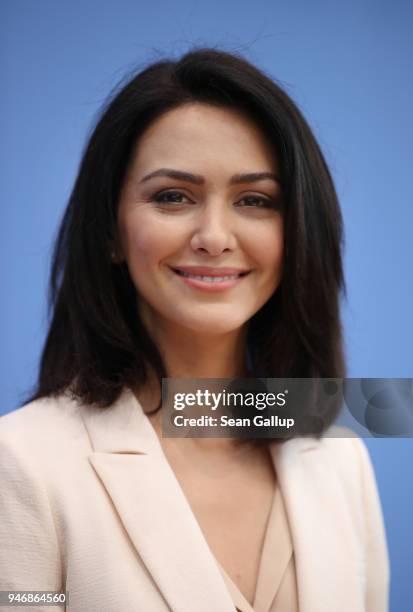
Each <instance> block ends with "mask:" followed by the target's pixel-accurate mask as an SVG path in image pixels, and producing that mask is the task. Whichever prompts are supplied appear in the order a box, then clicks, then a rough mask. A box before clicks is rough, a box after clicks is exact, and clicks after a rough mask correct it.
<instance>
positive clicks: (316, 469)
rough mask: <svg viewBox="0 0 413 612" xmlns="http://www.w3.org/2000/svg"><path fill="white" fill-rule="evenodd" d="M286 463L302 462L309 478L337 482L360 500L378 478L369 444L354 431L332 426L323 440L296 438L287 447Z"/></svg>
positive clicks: (285, 452)
mask: <svg viewBox="0 0 413 612" xmlns="http://www.w3.org/2000/svg"><path fill="white" fill-rule="evenodd" d="M283 455H284V463H285V464H286V465H287V467H289V466H290V465H291V464H293V463H294V464H295V463H296V462H297V460H298V461H299V462H300V465H301V468H302V469H303V470H304V472H305V473H306V477H308V478H309V479H311V478H315V479H317V478H323V479H324V480H325V481H334V483H335V485H338V486H340V487H341V489H342V490H343V491H345V493H346V494H347V495H350V496H352V495H355V496H357V497H359V496H360V494H361V491H362V489H363V488H364V486H365V485H366V483H367V484H368V486H370V485H371V484H372V485H373V486H374V484H375V477H374V471H373V467H372V463H371V460H370V456H369V453H368V450H367V448H366V445H365V443H364V442H363V440H362V439H361V438H359V437H358V436H357V435H356V434H355V433H354V432H353V431H351V430H350V429H348V428H344V427H337V426H332V427H330V428H329V429H328V430H327V431H326V432H325V433H324V435H323V436H322V437H321V438H319V439H315V438H296V439H294V440H291V441H289V442H287V443H286V445H285V449H284V450H283Z"/></svg>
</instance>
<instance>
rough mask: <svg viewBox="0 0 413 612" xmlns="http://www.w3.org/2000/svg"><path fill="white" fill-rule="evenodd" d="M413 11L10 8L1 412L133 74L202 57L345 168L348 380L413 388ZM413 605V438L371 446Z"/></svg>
mask: <svg viewBox="0 0 413 612" xmlns="http://www.w3.org/2000/svg"><path fill="white" fill-rule="evenodd" d="M412 7H413V5H412V4H411V3H409V2H407V1H406V2H403V1H400V0H399V1H397V0H393V1H392V2H390V1H388V2H385V1H379V0H369V1H368V0H364V1H362V0H360V1H359V2H356V1H354V0H347V2H342V3H339V2H329V1H327V0H325V1H320V0H313V1H312V2H306V1H304V0H303V1H302V2H299V1H297V0H289V1H288V2H287V1H285V2H277V1H274V0H273V1H265V0H255V2H253V3H250V2H245V3H242V2H240V0H230V1H225V2H223V1H222V0H220V1H216V0H208V1H207V2H206V1H203V2H201V1H199V0H174V1H166V0H158V1H157V2H145V3H144V2H140V1H135V2H133V1H131V0H130V1H125V0H123V1H122V0H116V1H115V0H111V1H104V0H99V1H98V0H95V1H94V0H82V1H80V0H78V1H77V2H76V1H75V2H74V1H69V0H61V1H56V0H37V1H36V2H35V1H34V0H24V1H22V0H3V1H2V2H1V5H0V23H1V26H0V28H1V31H0V48H1V90H2V95H1V98H0V109H1V112H0V119H1V132H0V133H1V139H0V143H1V144H0V147H1V150H0V162H1V169H2V179H1V182H0V202H1V224H0V227H1V229H0V231H1V241H0V249H1V258H0V261H1V266H2V269H1V278H2V281H1V287H2V299H1V301H0V325H1V330H0V331H1V339H2V345H1V354H0V368H1V381H0V384H1V387H0V412H7V411H9V410H12V409H13V408H15V407H17V406H18V405H19V403H20V402H21V401H22V399H24V398H25V397H26V395H27V392H28V390H29V389H30V386H31V385H32V384H33V382H34V380H35V376H36V371H37V365H38V358H39V353H40V350H41V346H42V342H43V339H44V335H45V330H46V323H47V316H46V301H45V296H46V284H47V275H48V266H49V258H50V252H51V245H52V240H53V237H54V236H55V232H56V229H57V225H58V222H59V220H60V218H61V215H62V212H63V209H64V206H65V202H66V200H67V198H68V195H69V191H70V189H71V185H72V183H73V180H74V177H75V174H76V170H77V166H78V163H79V158H80V154H81V150H82V147H83V145H84V142H85V138H86V134H87V133H88V130H89V126H90V124H91V121H92V119H93V117H94V116H95V113H96V111H97V109H98V107H99V106H100V105H101V103H102V102H103V100H104V99H105V97H106V95H107V93H108V92H109V90H110V89H111V88H112V87H113V86H114V85H115V84H116V83H117V82H118V81H119V79H120V78H121V77H122V76H123V75H124V74H125V73H126V72H129V71H130V70H132V69H134V68H141V67H142V66H143V65H144V64H146V63H147V62H149V61H152V60H156V59H158V58H159V57H163V56H164V55H170V54H172V55H177V54H179V53H181V52H184V51H186V50H187V49H188V48H189V47H190V46H192V45H206V46H210V45H216V46H218V47H222V48H225V49H226V50H228V51H238V52H241V53H243V54H244V55H245V56H246V57H247V58H248V59H250V60H251V61H252V62H254V63H256V64H257V65H258V66H260V67H261V68H263V69H264V70H266V71H267V72H269V73H270V74H271V75H272V76H274V77H275V78H277V79H278V80H279V81H281V83H282V84H283V85H284V87H285V88H286V90H287V91H288V92H289V94H290V95H291V96H292V97H293V98H294V99H295V100H296V101H297V103H298V104H299V106H300V107H301V109H302V110H303V112H304V114H305V116H306V117H307V119H308V120H309V122H310V124H311V125H312V127H313V129H314V131H315V133H316V136H317V137H318V139H319V142H320V144H321V146H322V148H323V150H324V152H325V155H326V157H327V160H328V162H329V164H330V167H331V169H332V172H333V175H334V178H335V181H336V185H337V189H338V193H339V196H340V199H341V204H342V208H343V213H344V218H345V227H346V243H347V244H346V252H345V267H346V277H347V283H348V300H347V303H345V304H344V305H343V316H344V323H345V338H346V347H347V356H348V364H349V376H354V377H412V376H413V367H412V359H411V355H412V352H411V347H412V346H413V327H412V324H411V316H412V313H413V291H412V274H411V267H412V264H413V246H412V245H413V240H412V227H413V212H412V211H413V206H412V203H413V202H412V193H413V181H412V155H411V146H412V141H413V128H412V121H411V109H412V108H413V86H412V75H413V65H412V64H413V61H412V60H413V37H412V34H411V33H412V29H413V8H412ZM367 444H368V447H369V450H370V453H371V456H372V460H373V463H374V466H375V469H376V475H377V480H378V485H379V490H380V494H381V499H382V504H383V511H384V516H385V523H386V528H387V534H388V541H389V549H390V555H391V563H392V591H391V610H392V611H395V612H396V611H397V612H408V611H410V610H411V609H412V603H411V598H412V594H413V588H412V586H411V575H410V579H409V575H408V574H411V562H412V557H413V537H412V532H411V529H410V520H411V516H413V486H412V480H411V474H410V472H411V464H412V458H413V440H410V439H409V440H408V439H402V440H382V439H380V440H368V441H367Z"/></svg>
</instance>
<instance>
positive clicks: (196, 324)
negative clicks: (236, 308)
mask: <svg viewBox="0 0 413 612" xmlns="http://www.w3.org/2000/svg"><path fill="white" fill-rule="evenodd" d="M245 323H246V321H244V320H242V321H239V320H237V319H236V318H235V317H232V318H231V319H230V318H218V317H208V318H202V319H191V320H187V321H181V326H182V327H183V328H185V329H187V330H188V331H191V332H192V333H196V334H207V335H211V336H216V335H221V334H229V333H231V332H235V331H236V330H240V329H241V328H242V327H243V326H244V325H245Z"/></svg>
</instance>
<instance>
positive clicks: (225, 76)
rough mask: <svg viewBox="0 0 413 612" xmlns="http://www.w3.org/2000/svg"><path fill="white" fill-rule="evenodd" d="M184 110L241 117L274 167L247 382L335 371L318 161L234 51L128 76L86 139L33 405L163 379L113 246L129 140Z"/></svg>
mask: <svg viewBox="0 0 413 612" xmlns="http://www.w3.org/2000/svg"><path fill="white" fill-rule="evenodd" d="M190 102H201V103H202V102H203V103H208V104H212V105H216V106H219V107H226V108H229V109H238V110H241V111H243V112H244V113H246V114H247V115H248V116H249V117H250V118H251V119H252V120H253V121H254V122H255V123H256V124H257V125H258V126H259V127H260V129H262V130H263V131H264V132H265V134H266V136H267V139H268V140H269V142H270V143H272V144H273V146H274V150H275V152H276V154H277V156H278V159H279V161H280V170H281V181H282V186H283V200H284V202H285V206H284V213H283V214H284V234H285V235H284V241H285V242H284V264H283V278H282V281H281V284H280V286H279V287H278V289H277V291H276V292H275V293H274V295H273V296H272V297H271V298H270V300H269V301H268V302H267V303H266V304H265V305H264V306H263V307H262V308H261V309H260V310H259V311H258V312H257V313H256V314H255V315H254V316H253V317H252V319H251V320H250V321H249V323H248V351H249V359H250V366H251V369H252V375H256V376H261V377H262V376H265V377H283V378H284V377H287V378H296V377H299V378H307V377H308V378H309V377H316V378H325V377H341V376H343V375H344V359H343V349H342V331H341V324H340V313H339V299H340V292H341V291H342V290H343V289H344V279H343V269H342V258H341V248H342V218H341V213H340V208H339V204H338V201H337V196H336V192H335V188H334V185H333V181H332V178H331V175H330V172H329V170H328V167H327V164H326V162H325V160H324V157H323V155H322V153H321V151H320V148H319V146H318V144H317V142H316V140H315V138H314V136H313V134H312V132H311V130H310V128H309V126H308V124H307V122H306V121H305V119H304V118H303V116H302V114H301V112H300V111H299V110H298V108H297V106H296V105H295V104H294V103H293V101H292V100H291V99H290V98H289V96H288V95H287V94H286V93H285V91H283V89H282V88H281V87H280V86H279V85H278V84H277V83H275V82H274V81H273V80H272V79H270V78H269V77H268V76H266V75H265V74H264V73H263V72H262V71H260V70H259V69H257V68H256V67H254V66H253V65H251V64H250V63H249V62H247V61H246V60H245V59H243V58H241V57H239V56H237V55H234V54H230V53H226V52H222V51H218V50H215V49H200V50H193V51H191V52H189V53H186V54H185V55H184V56H183V57H181V58H180V59H178V60H177V61H172V60H167V61H160V62H157V63H154V64H152V65H150V66H148V67H147V68H146V69H144V70H143V71H141V72H139V74H136V75H135V76H134V77H133V78H132V79H131V80H130V81H129V82H128V83H127V84H126V85H125V86H123V87H122V88H121V89H120V90H119V91H118V92H117V93H116V94H115V95H112V96H111V98H110V100H109V102H108V103H107V104H106V105H105V108H104V109H103V111H102V113H101V115H100V118H99V120H98V121H97V123H96V126H95V127H94V129H93V131H92V133H91V136H90V139H89V142H88V144H87V146H86V148H85V151H84V154H83V158H82V160H81V163H80V168H79V173H78V176H77V179H76V182H75V185H74V188H73V191H72V193H71V196H70V199H69V203H68V206H67V209H66V211H65V214H64V217H63V220H62V223H61V226H60V230H59V233H58V237H57V240H56V244H55V249H54V254H53V262H52V271H51V280H50V296H49V299H50V311H51V322H50V328H49V332H48V334H47V338H46V342H45V345H44V349H43V354H42V358H41V366H40V371H39V377H38V383H37V387H36V389H35V392H34V394H33V395H32V397H31V399H35V398H40V397H45V396H55V395H58V394H60V393H61V392H63V391H65V390H67V389H68V388H70V389H71V391H72V393H73V394H74V395H75V396H76V397H77V398H78V399H79V401H80V402H82V403H86V404H90V403H95V404H97V405H100V406H102V408H103V407H105V406H109V405H110V404H112V403H113V402H114V401H115V400H116V399H117V397H118V396H119V394H120V393H121V391H122V389H123V388H124V387H132V388H133V389H139V388H140V387H142V386H143V385H144V384H145V383H146V382H147V380H148V376H149V372H155V373H156V375H157V376H158V377H159V380H160V381H161V379H162V378H163V377H166V376H167V372H166V369H165V364H164V361H163V359H162V355H161V354H160V352H159V350H158V348H157V346H156V345H155V343H154V341H153V339H152V338H151V336H150V335H149V333H148V331H147V329H146V328H145V326H144V324H143V322H142V320H141V319H140V317H139V311H138V308H137V300H138V299H139V298H138V296H137V294H136V289H135V287H134V285H133V283H132V280H131V277H130V275H129V272H128V269H127V266H126V264H121V265H119V264H114V262H113V261H112V259H111V250H112V247H113V244H114V243H115V241H116V235H117V206H118V201H119V195H120V191H121V188H122V185H123V181H124V178H125V172H126V169H127V167H128V164H129V161H130V158H131V154H132V151H133V150H134V148H135V146H136V143H137V141H138V140H139V138H140V136H141V135H142V133H143V132H144V131H145V130H146V129H147V128H148V126H149V125H150V124H151V123H152V122H153V121H155V120H156V119H157V118H159V117H160V116H161V115H162V114H164V113H166V112H167V111H169V110H171V109H173V108H176V107H179V106H180V105H183V104H187V103H190ZM333 412H334V410H332V412H331V415H330V419H326V420H325V424H326V425H328V424H329V422H328V421H329V420H330V421H332V420H333V418H334V417H335V414H333Z"/></svg>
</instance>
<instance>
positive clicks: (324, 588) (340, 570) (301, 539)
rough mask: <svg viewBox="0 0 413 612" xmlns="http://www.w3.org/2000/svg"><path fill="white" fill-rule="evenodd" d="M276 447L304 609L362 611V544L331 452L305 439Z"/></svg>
mask: <svg viewBox="0 0 413 612" xmlns="http://www.w3.org/2000/svg"><path fill="white" fill-rule="evenodd" d="M338 442H340V441H338ZM271 449H272V455H273V460H274V465H275V469H276V472H277V475H278V480H279V484H280V488H281V491H282V494H283V497H284V503H285V506H286V510H287V516H288V519H289V523H290V529H291V536H292V540H293V547H294V555H295V564H296V572H297V582H298V600H299V609H300V612H314V610H317V612H331V610H334V612H348V610H351V611H352V612H362V611H363V610H364V609H365V606H364V602H363V593H362V588H361V587H360V584H361V578H362V577H361V563H360V559H359V558H360V553H359V544H358V543H357V540H356V535H355V533H354V527H353V526H352V523H351V518H350V515H349V512H348V501H347V500H346V499H345V497H344V495H343V489H342V484H341V482H340V479H339V478H338V475H337V473H336V472H335V471H334V468H333V467H332V466H331V460H330V459H329V456H328V454H327V453H326V452H325V450H323V448H322V444H321V443H320V442H318V441H317V440H312V439H305V438H297V439H295V440H291V441H288V442H286V443H284V444H282V445H272V447H271Z"/></svg>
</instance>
